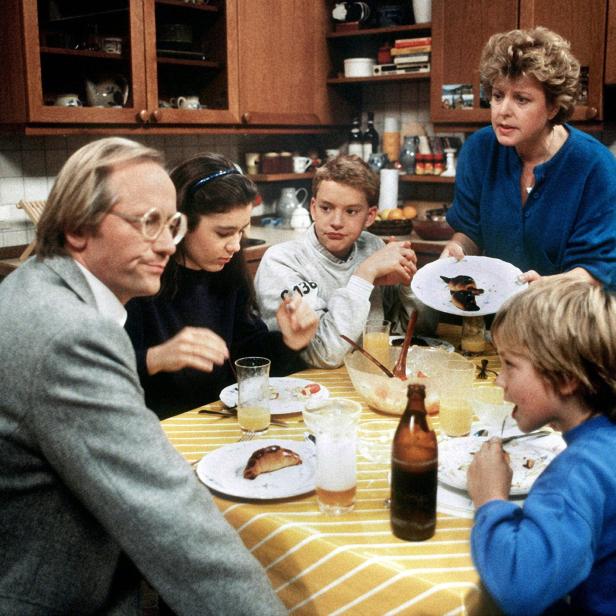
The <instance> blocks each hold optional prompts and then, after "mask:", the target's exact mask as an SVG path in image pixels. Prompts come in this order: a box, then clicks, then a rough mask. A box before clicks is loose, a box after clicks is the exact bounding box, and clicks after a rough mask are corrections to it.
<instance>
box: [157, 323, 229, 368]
mask: <svg viewBox="0 0 616 616" xmlns="http://www.w3.org/2000/svg"><path fill="white" fill-rule="evenodd" d="M228 357H229V350H228V349H227V344H226V343H225V341H224V340H223V339H222V338H221V337H220V336H219V335H218V334H215V333H214V332H213V331H212V330H211V329H206V328H204V327H185V328H184V329H183V330H181V331H180V332H179V333H178V334H176V335H175V336H173V338H170V339H169V340H167V341H166V342H163V343H162V344H159V345H157V346H154V347H150V348H149V349H148V351H147V353H146V365H147V370H148V374H150V375H153V374H156V373H157V372H176V371H177V370H181V369H182V368H194V369H195V370H202V371H203V372H212V370H213V369H214V365H217V366H222V364H224V363H225V360H226V359H227V358H228Z"/></svg>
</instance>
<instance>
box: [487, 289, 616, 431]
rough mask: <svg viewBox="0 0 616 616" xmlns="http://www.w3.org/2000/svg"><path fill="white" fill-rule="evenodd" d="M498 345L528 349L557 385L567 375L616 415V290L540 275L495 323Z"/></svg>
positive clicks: (592, 402)
mask: <svg viewBox="0 0 616 616" xmlns="http://www.w3.org/2000/svg"><path fill="white" fill-rule="evenodd" d="M492 334H493V336H494V340H495V342H496V344H497V346H501V345H503V346H505V347H506V348H507V349H512V350H514V351H519V352H521V353H523V354H524V355H526V356H527V357H528V358H529V359H530V361H531V362H532V364H533V366H534V367H535V369H536V370H537V371H538V372H539V373H540V374H541V375H542V376H543V377H545V378H546V379H547V380H548V381H549V382H550V383H551V384H552V385H553V386H554V387H555V388H556V389H558V388H559V386H560V385H562V384H563V383H564V382H565V380H566V379H570V378H573V379H575V380H576V381H577V382H578V383H579V384H580V386H579V389H578V391H577V392H576V394H577V395H579V396H580V398H581V400H582V401H583V402H584V403H585V404H586V405H587V406H588V408H589V409H591V410H592V411H594V412H597V413H602V414H604V415H607V416H608V417H610V419H612V420H613V421H616V295H615V294H614V293H611V292H609V291H606V290H604V289H603V288H602V287H600V286H597V285H592V284H590V283H587V282H577V281H563V280H562V279H560V280H559V279H544V280H538V281H537V282H534V283H533V284H531V285H530V287H529V289H528V290H526V291H523V292H521V293H519V294H517V295H515V296H514V297H513V298H511V299H510V300H509V301H508V302H506V303H505V305H504V306H503V307H502V308H501V309H500V310H499V311H498V313H497V315H496V317H495V319H494V322H493V323H492Z"/></svg>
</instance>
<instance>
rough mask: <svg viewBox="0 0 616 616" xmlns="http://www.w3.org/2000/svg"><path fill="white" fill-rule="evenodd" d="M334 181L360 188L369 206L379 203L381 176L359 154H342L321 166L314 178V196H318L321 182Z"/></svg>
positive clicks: (356, 188)
mask: <svg viewBox="0 0 616 616" xmlns="http://www.w3.org/2000/svg"><path fill="white" fill-rule="evenodd" d="M324 181H332V182H338V183H339V184H346V185H347V186H350V187H351V188H354V189H355V190H359V191H360V192H362V193H363V194H364V196H365V197H366V201H367V202H368V206H369V207H375V206H377V205H378V204H379V188H380V179H379V176H378V175H377V174H376V173H375V172H374V171H373V170H372V169H371V167H370V166H369V165H368V164H366V163H365V162H364V161H363V160H362V159H361V158H360V157H359V156H356V155H354V154H348V155H345V154H342V155H340V156H336V157H335V158H333V159H332V160H329V161H327V162H326V163H325V164H324V165H323V166H322V167H319V168H318V169H317V171H316V173H315V174H314V178H313V179H312V196H313V197H316V196H317V192H318V191H319V186H320V185H321V182H324Z"/></svg>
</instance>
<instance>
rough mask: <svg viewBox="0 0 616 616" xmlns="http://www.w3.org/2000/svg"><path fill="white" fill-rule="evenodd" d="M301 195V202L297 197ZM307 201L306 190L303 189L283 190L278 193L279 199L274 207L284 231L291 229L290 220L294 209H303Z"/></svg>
mask: <svg viewBox="0 0 616 616" xmlns="http://www.w3.org/2000/svg"><path fill="white" fill-rule="evenodd" d="M300 195H303V198H301V200H300V199H299V196H300ZM307 199H308V190H306V189H305V188H283V189H282V190H281V192H280V199H278V204H277V205H276V213H277V214H278V216H280V217H281V218H282V226H283V227H285V228H286V229H290V228H291V218H292V216H293V212H294V210H295V208H298V207H303V205H304V203H305V202H306V200H307Z"/></svg>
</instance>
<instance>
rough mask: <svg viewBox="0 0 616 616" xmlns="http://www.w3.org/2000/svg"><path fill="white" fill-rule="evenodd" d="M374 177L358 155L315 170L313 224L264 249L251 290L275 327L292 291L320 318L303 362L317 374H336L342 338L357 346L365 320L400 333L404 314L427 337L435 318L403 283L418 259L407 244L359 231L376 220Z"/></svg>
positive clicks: (341, 355)
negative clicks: (329, 370)
mask: <svg viewBox="0 0 616 616" xmlns="http://www.w3.org/2000/svg"><path fill="white" fill-rule="evenodd" d="M378 199H379V178H378V176H377V174H376V173H374V171H372V169H370V167H369V166H368V165H367V164H366V163H365V162H364V161H362V160H361V158H359V157H358V156H352V155H351V156H338V157H336V158H334V159H333V160H330V161H328V162H327V163H326V164H325V165H324V166H322V167H320V168H319V169H318V170H317V172H316V174H315V177H314V180H313V183H312V200H311V202H310V214H311V216H312V219H313V221H314V223H313V225H312V226H311V227H310V228H309V229H308V230H307V231H306V233H305V234H304V235H303V236H302V237H301V238H299V239H297V240H291V241H289V242H284V243H281V244H278V245H275V246H272V247H271V248H269V249H268V250H267V251H266V253H265V254H264V255H263V258H262V260H261V263H260V265H259V269H258V270H257V275H256V278H255V287H256V291H257V300H258V303H259V308H260V311H261V315H262V317H263V319H264V321H265V322H266V324H267V326H268V327H269V328H270V329H275V328H276V319H275V312H276V309H277V306H279V305H280V298H281V297H284V296H285V295H287V294H289V293H293V292H294V291H299V293H301V294H302V296H303V298H304V300H305V301H307V302H308V304H309V305H310V306H311V308H312V309H313V310H315V311H316V313H317V314H318V315H319V318H320V322H319V327H318V330H317V333H316V335H315V337H314V338H313V340H312V342H311V343H310V344H309V345H308V347H307V348H306V349H305V350H304V351H303V352H302V356H303V359H304V360H305V361H306V362H307V363H308V364H310V365H312V366H315V367H319V368H336V367H338V366H340V365H341V364H342V361H343V359H344V356H345V354H346V353H347V352H348V351H349V345H348V343H346V342H344V340H343V339H342V338H341V337H340V334H345V335H346V336H348V337H349V338H351V339H353V340H355V341H357V342H359V340H360V338H361V335H362V332H363V329H364V325H365V323H366V321H367V320H368V318H370V319H373V318H374V319H388V320H390V321H391V322H392V327H393V328H395V329H396V330H397V331H399V332H403V331H404V330H405V329H406V324H407V322H408V316H409V314H410V311H411V310H414V309H415V310H417V311H418V314H419V318H418V322H417V331H418V332H424V333H433V331H434V330H435V328H436V325H437V322H438V313H436V312H435V311H433V310H431V309H429V308H428V307H426V306H424V305H423V304H421V302H419V300H418V299H417V298H416V297H414V295H413V293H412V291H411V289H410V286H409V284H410V281H411V279H412V277H413V275H414V273H415V271H416V270H417V266H416V262H417V257H416V255H415V252H414V251H413V250H412V248H411V243H410V242H409V241H403V242H399V241H393V240H390V241H388V242H387V243H385V242H383V240H381V239H380V238H378V237H377V236H375V235H373V234H371V233H367V232H366V231H365V229H366V228H368V227H369V226H370V225H371V224H372V223H373V222H374V220H375V218H376V214H377V204H378Z"/></svg>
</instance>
